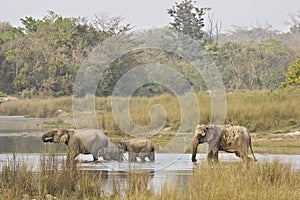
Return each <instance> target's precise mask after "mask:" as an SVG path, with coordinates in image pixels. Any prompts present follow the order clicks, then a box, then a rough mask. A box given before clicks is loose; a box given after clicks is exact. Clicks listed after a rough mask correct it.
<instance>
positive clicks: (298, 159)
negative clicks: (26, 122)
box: [0, 153, 300, 194]
mask: <svg viewBox="0 0 300 200" xmlns="http://www.w3.org/2000/svg"><path fill="white" fill-rule="evenodd" d="M14 156H15V157H14ZM41 156H44V155H42V154H40V153H18V154H11V153H2V154H0V170H1V171H2V167H3V166H4V165H9V164H10V163H11V162H13V161H16V162H22V163H27V165H28V168H29V169H32V170H34V171H35V170H38V169H39V166H40V163H39V162H40V160H41ZM219 156H220V162H224V163H225V162H226V163H227V162H239V161H240V159H239V158H237V157H236V156H235V155H234V154H227V153H226V154H220V155H219ZM125 157H127V155H126V154H125ZM205 157H206V154H198V155H197V159H198V164H197V163H196V164H194V163H192V161H191V155H190V154H172V153H157V154H156V161H155V162H145V163H140V162H137V163H128V162H127V161H123V162H117V161H101V160H100V161H99V162H96V163H95V162H92V161H91V160H92V156H90V155H80V156H78V158H77V160H78V161H79V162H80V165H79V166H80V169H82V170H87V171H89V172H91V173H100V172H101V178H102V179H103V180H104V181H103V186H102V189H103V193H104V194H112V193H113V188H114V187H116V183H117V188H118V189H119V190H121V191H122V190H124V187H126V185H127V175H128V172H133V173H139V174H144V175H145V176H147V177H148V180H147V182H148V183H147V187H148V188H149V189H151V190H153V191H155V192H156V193H159V192H160V190H161V188H162V186H163V184H165V183H166V182H168V183H171V185H172V186H176V185H178V186H180V187H181V188H184V187H185V186H186V185H187V182H188V179H189V177H190V176H191V175H192V171H193V169H194V168H195V167H196V166H197V165H199V163H201V161H204V160H205ZM256 157H257V159H258V162H272V161H273V160H278V161H279V162H281V163H286V164H290V165H291V167H292V169H293V170H299V169H300V155H278V154H268V155H263V154H256ZM57 159H58V160H62V159H65V155H61V156H57Z"/></svg>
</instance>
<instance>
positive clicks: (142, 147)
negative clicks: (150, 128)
mask: <svg viewBox="0 0 300 200" xmlns="http://www.w3.org/2000/svg"><path fill="white" fill-rule="evenodd" d="M120 148H122V149H123V150H124V151H125V152H126V151H128V161H129V162H136V161H137V159H136V158H137V157H139V158H140V159H141V161H142V162H145V158H146V157H148V159H149V160H150V161H154V160H155V155H154V146H153V144H152V142H151V141H150V140H148V139H145V138H135V139H131V140H128V141H121V142H120Z"/></svg>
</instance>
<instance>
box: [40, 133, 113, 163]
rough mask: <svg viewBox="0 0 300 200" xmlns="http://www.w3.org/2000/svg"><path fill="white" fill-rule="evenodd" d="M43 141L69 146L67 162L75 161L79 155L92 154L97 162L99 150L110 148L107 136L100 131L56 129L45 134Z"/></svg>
mask: <svg viewBox="0 0 300 200" xmlns="http://www.w3.org/2000/svg"><path fill="white" fill-rule="evenodd" d="M42 141H43V142H53V143H65V144H66V145H67V146H68V154H67V160H74V159H75V158H76V157H77V156H78V155H79V154H92V155H93V158H94V161H96V160H98V157H99V155H98V154H99V149H100V148H103V147H104V148H105V147H107V146H108V139H107V137H106V135H105V134H104V133H103V131H101V130H99V129H81V130H74V129H65V128H59V129H54V130H52V131H49V132H47V133H44V134H43V135H42Z"/></svg>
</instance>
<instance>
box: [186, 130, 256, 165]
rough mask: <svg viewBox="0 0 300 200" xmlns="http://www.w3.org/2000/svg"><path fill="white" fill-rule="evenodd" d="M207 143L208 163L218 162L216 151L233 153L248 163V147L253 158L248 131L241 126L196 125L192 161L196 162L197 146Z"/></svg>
mask: <svg viewBox="0 0 300 200" xmlns="http://www.w3.org/2000/svg"><path fill="white" fill-rule="evenodd" d="M202 143H208V148H209V152H208V154H207V160H208V162H218V151H225V152H228V153H235V155H236V156H238V157H240V158H241V159H242V160H243V161H249V160H251V158H249V157H248V149H249V147H250V150H251V153H252V156H253V158H254V160H255V161H256V158H255V156H254V153H253V150H252V145H251V137H250V133H249V132H248V130H247V129H246V128H245V127H243V126H232V125H209V126H206V125H197V126H196V129H195V136H194V138H193V142H192V146H193V153H192V161H193V162H196V161H197V160H196V153H197V148H198V145H199V144H202Z"/></svg>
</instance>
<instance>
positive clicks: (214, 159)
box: [212, 150, 219, 163]
mask: <svg viewBox="0 0 300 200" xmlns="http://www.w3.org/2000/svg"><path fill="white" fill-rule="evenodd" d="M212 161H213V162H216V163H217V162H219V151H218V150H215V151H213V157H212Z"/></svg>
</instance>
